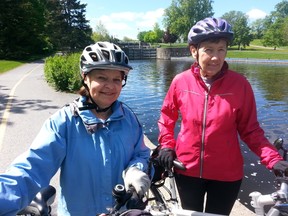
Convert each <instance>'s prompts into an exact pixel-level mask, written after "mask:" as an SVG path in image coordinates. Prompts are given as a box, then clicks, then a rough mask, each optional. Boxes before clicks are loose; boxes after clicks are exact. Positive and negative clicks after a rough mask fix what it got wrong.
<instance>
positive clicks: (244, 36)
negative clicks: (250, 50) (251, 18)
mask: <svg viewBox="0 0 288 216" xmlns="http://www.w3.org/2000/svg"><path fill="white" fill-rule="evenodd" d="M222 18H223V19H226V20H227V21H228V22H229V23H230V24H231V25H232V30H233V32H234V39H233V42H232V45H237V46H238V50H239V49H240V48H241V46H243V47H244V48H245V47H246V46H249V44H250V42H251V41H252V40H253V38H252V35H251V34H250V27H249V26H248V17H247V15H245V14H244V13H243V12H241V11H230V12H228V13H225V14H224V15H223V16H222Z"/></svg>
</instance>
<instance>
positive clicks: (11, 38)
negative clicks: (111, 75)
mask: <svg viewBox="0 0 288 216" xmlns="http://www.w3.org/2000/svg"><path fill="white" fill-rule="evenodd" d="M0 8H1V13H0V29H1V31H0V58H1V59H28V58H30V56H31V55H47V54H51V53H52V52H53V51H56V50H62V51H63V50H66V51H75V50H78V49H81V50H82V49H83V47H85V46H86V45H87V44H90V43H92V39H91V34H92V29H91V28H90V26H89V25H88V21H87V20H86V19H85V12H86V9H85V8H86V5H85V4H81V3H80V1H78V0H17V1H11V0H1V1H0Z"/></svg>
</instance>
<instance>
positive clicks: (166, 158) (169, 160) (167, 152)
mask: <svg viewBox="0 0 288 216" xmlns="http://www.w3.org/2000/svg"><path fill="white" fill-rule="evenodd" d="M175 158H176V153H175V151H174V150H173V149H170V148H163V149H160V151H159V156H158V161H159V165H160V166H163V167H165V168H166V169H169V170H170V169H171V168H172V167H173V161H174V159H175Z"/></svg>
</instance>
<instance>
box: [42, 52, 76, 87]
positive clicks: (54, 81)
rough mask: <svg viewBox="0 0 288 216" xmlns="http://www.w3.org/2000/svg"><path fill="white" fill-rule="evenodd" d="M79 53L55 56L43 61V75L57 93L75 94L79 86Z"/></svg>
mask: <svg viewBox="0 0 288 216" xmlns="http://www.w3.org/2000/svg"><path fill="white" fill-rule="evenodd" d="M79 58H80V54H79V53H73V54H69V55H65V56H60V55H58V56H57V55H56V56H53V57H49V58H47V59H46V60H45V67H44V75H45V79H46V80H47V82H48V83H49V84H50V85H52V86H53V87H54V88H55V89H56V90H57V91H65V92H75V91H77V90H79V88H80V86H81V79H80V74H79V73H80V72H79Z"/></svg>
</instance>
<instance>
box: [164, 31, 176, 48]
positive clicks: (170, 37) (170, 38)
mask: <svg viewBox="0 0 288 216" xmlns="http://www.w3.org/2000/svg"><path fill="white" fill-rule="evenodd" d="M177 39H178V36H177V35H175V34H171V33H170V31H169V29H167V30H166V31H165V32H164V35H163V41H164V43H170V45H171V43H175V42H176V41H177Z"/></svg>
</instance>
